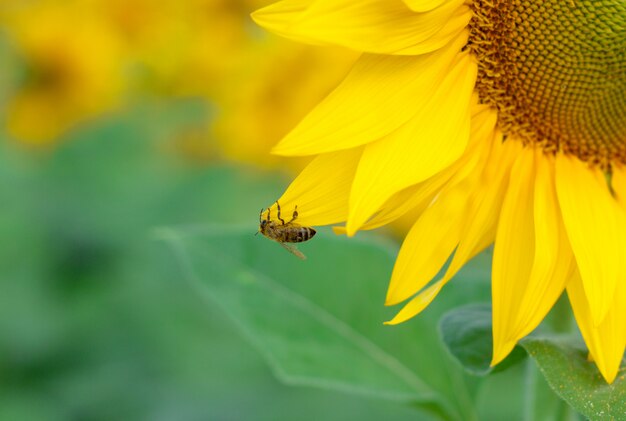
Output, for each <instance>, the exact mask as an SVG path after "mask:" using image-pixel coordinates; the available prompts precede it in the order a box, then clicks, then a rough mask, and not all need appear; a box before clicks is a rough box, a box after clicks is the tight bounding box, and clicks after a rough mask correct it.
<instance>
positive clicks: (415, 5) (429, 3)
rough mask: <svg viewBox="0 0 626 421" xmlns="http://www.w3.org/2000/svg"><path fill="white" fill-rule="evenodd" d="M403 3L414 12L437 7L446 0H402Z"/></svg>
mask: <svg viewBox="0 0 626 421" xmlns="http://www.w3.org/2000/svg"><path fill="white" fill-rule="evenodd" d="M403 1H404V4H406V5H407V6H408V8H409V9H411V10H413V11H414V12H426V11H428V10H432V9H434V8H435V7H439V6H440V5H442V4H443V3H445V2H446V1H447V0H403Z"/></svg>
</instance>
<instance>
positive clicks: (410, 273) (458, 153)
mask: <svg viewBox="0 0 626 421" xmlns="http://www.w3.org/2000/svg"><path fill="white" fill-rule="evenodd" d="M253 17H254V18H255V20H256V21H257V22H258V23H259V24H261V25H262V26H264V27H266V28H268V29H269V30H271V31H274V32H276V33H278V34H281V35H284V36H287V37H289V38H292V39H296V40H298V41H301V42H306V43H314V44H322V45H340V46H343V47H347V48H350V49H353V50H357V51H360V52H362V55H361V56H360V58H359V59H358V61H357V62H356V63H355V65H354V67H353V68H352V70H351V72H350V73H349V74H348V75H347V76H346V78H345V79H344V80H343V81H342V83H341V84H340V85H339V86H338V87H337V88H336V89H335V90H334V91H333V92H332V93H331V94H330V95H329V96H328V97H327V98H326V99H325V100H323V101H322V102H321V103H320V104H319V105H318V106H317V107H316V108H315V109H313V110H312V111H311V113H310V114H309V115H308V116H307V117H305V118H304V119H303V120H302V121H301V123H300V124H299V125H298V126H297V127H296V128H295V129H293V131H292V132H291V133H289V134H288V135H287V136H286V137H285V138H283V139H282V141H281V142H279V143H278V145H277V146H276V147H275V148H274V152H275V153H277V154H280V155H286V156H307V155H316V157H315V159H314V160H313V161H312V162H311V164H310V165H309V166H308V167H307V168H305V169H304V170H303V171H302V173H301V174H300V175H299V176H298V178H296V179H295V180H294V182H293V183H292V184H291V185H290V186H289V188H288V189H287V191H286V192H285V193H284V195H283V196H282V197H281V198H280V199H279V201H280V203H281V205H282V206H285V207H293V206H295V205H297V206H298V210H299V214H300V216H299V221H300V223H302V224H303V225H308V226H314V225H325V224H336V223H341V222H344V221H345V227H342V228H339V230H343V231H344V232H346V233H347V234H348V235H349V236H351V235H354V234H355V233H356V232H357V231H358V230H362V229H372V228H376V227H379V226H382V225H385V224H388V223H390V222H392V221H394V220H396V219H397V218H399V217H401V216H402V215H405V214H407V213H409V212H412V213H417V214H418V215H419V217H418V218H417V219H416V221H415V223H414V225H413V226H412V228H411V229H410V231H409V232H408V234H407V236H406V238H405V240H404V243H403V245H402V248H401V250H400V253H399V256H398V259H397V261H396V264H395V267H394V270H393V274H392V277H391V283H390V286H389V290H388V294H387V304H388V305H393V304H397V303H401V302H404V301H407V300H408V302H407V303H406V304H405V306H404V308H403V309H402V310H401V311H400V312H399V313H398V315H397V316H396V317H395V318H394V319H393V320H391V321H390V322H389V323H391V324H395V323H400V322H402V321H405V320H407V319H409V318H411V317H413V316H415V315H416V314H418V313H419V312H420V311H422V310H423V309H424V308H425V307H426V306H427V305H428V304H429V303H430V302H432V300H433V299H434V298H435V297H436V295H437V294H438V293H439V291H441V289H442V288H443V287H444V286H445V285H446V283H447V282H448V281H449V280H450V279H451V278H452V277H453V275H454V274H455V273H456V272H457V271H458V270H459V269H460V268H461V267H462V266H463V265H464V264H465V263H466V262H467V261H468V260H469V259H471V258H472V257H473V256H475V255H476V254H477V253H479V252H480V251H481V250H483V249H484V248H485V247H487V246H488V245H490V244H492V243H494V244H495V246H494V256H493V270H492V299H493V336H494V350H493V351H494V352H493V362H492V363H493V364H496V363H498V362H499V361H501V360H502V359H504V358H505V357H506V356H507V355H508V354H509V353H510V351H511V350H512V349H513V347H514V345H515V344H516V342H517V341H518V340H520V339H521V338H523V337H524V336H525V335H527V334H528V333H530V332H531V331H532V330H533V329H534V328H535V327H536V326H537V325H538V324H539V323H540V322H541V320H542V319H543V318H544V317H545V315H546V314H547V313H548V311H549V310H550V308H551V307H552V306H553V304H554V303H555V301H556V300H557V299H558V297H559V296H560V295H561V294H562V293H563V292H564V291H565V290H566V291H567V294H568V297H569V299H570V302H571V304H572V307H573V310H574V314H575V317H576V320H577V322H578V325H579V327H580V330H581V332H582V335H583V337H584V339H585V341H586V343H587V345H588V347H589V351H590V354H591V356H592V357H593V359H594V361H595V362H596V364H597V365H598V367H599V369H600V371H601V373H602V375H603V376H604V378H605V379H606V380H607V381H608V382H611V381H613V380H614V378H615V376H616V375H617V372H618V370H619V365H620V362H621V359H622V356H623V354H624V348H625V346H626V311H624V309H625V308H626V247H625V242H626V213H625V212H626V208H625V206H626V168H625V167H624V165H625V164H626V24H625V23H626V4H625V3H623V2H621V1H616V0H600V1H596V2H567V1H562V0H549V1H545V2H533V1H515V2H511V1H500V0H474V1H465V0H404V1H401V0H361V1H349V0H285V1H281V2H279V3H276V4H274V5H271V6H269V7H266V8H264V9H261V10H259V11H258V12H256V13H255V14H254V16H253ZM448 260H449V261H450V264H449V266H448V268H447V270H446V272H445V274H444V275H443V276H442V277H441V278H439V279H434V278H435V276H436V275H437V273H438V272H439V271H440V269H441V268H442V267H443V265H444V264H445V262H447V261H448Z"/></svg>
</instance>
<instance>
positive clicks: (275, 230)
mask: <svg viewBox="0 0 626 421" xmlns="http://www.w3.org/2000/svg"><path fill="white" fill-rule="evenodd" d="M276 208H277V209H278V221H280V223H279V222H278V221H272V219H271V217H270V208H267V218H266V219H263V209H261V213H260V214H259V232H260V233H261V234H263V235H264V236H265V237H267V238H269V239H270V240H274V241H276V242H277V243H278V244H280V245H281V246H283V247H284V248H285V249H287V250H288V251H289V252H290V253H293V254H295V255H296V256H298V257H299V258H300V259H302V260H304V259H306V257H305V256H304V254H302V252H301V251H300V250H298V249H297V247H296V246H295V245H294V244H293V243H303V242H305V241H309V240H310V239H311V238H313V237H314V236H315V234H316V232H317V231H315V230H314V229H313V228H310V227H303V226H302V225H299V224H296V223H295V222H294V221H295V220H296V219H297V218H298V206H296V207H295V208H294V210H293V215H292V216H291V220H290V221H288V222H285V220H284V219H283V218H281V216H280V205H279V204H278V202H276ZM257 234H258V233H257Z"/></svg>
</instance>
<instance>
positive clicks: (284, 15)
mask: <svg viewBox="0 0 626 421" xmlns="http://www.w3.org/2000/svg"><path fill="white" fill-rule="evenodd" d="M313 3H314V0H284V1H278V2H276V3H272V4H270V5H269V6H266V7H263V8H261V9H258V10H257V11H255V12H253V13H252V15H251V17H252V19H253V20H254V21H255V22H256V23H257V24H258V25H259V26H262V27H263V28H265V29H267V30H268V31H271V32H273V33H275V34H277V35H280V36H282V37H285V38H289V39H293V40H294V41H298V42H304V43H308V44H319V42H316V40H315V39H314V38H312V39H306V38H304V36H302V35H301V34H299V35H298V34H294V33H293V31H292V30H291V27H292V26H293V23H294V22H295V21H296V20H297V19H298V18H299V17H300V16H301V15H302V14H303V13H304V12H305V11H306V10H307V9H308V8H309V7H310V6H311V5H312V4H313Z"/></svg>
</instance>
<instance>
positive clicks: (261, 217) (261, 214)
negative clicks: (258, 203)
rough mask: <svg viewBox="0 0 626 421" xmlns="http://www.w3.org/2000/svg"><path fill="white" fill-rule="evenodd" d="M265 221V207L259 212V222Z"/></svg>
mask: <svg viewBox="0 0 626 421" xmlns="http://www.w3.org/2000/svg"><path fill="white" fill-rule="evenodd" d="M261 222H263V209H261V213H259V224H260V223H261Z"/></svg>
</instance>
